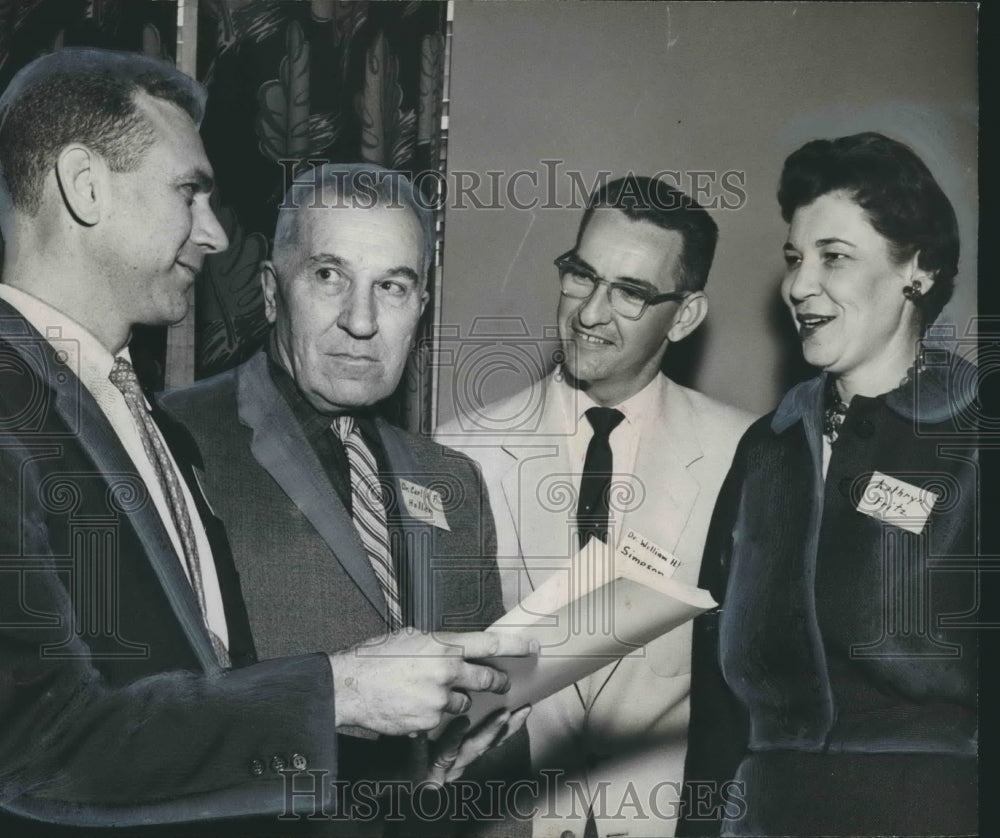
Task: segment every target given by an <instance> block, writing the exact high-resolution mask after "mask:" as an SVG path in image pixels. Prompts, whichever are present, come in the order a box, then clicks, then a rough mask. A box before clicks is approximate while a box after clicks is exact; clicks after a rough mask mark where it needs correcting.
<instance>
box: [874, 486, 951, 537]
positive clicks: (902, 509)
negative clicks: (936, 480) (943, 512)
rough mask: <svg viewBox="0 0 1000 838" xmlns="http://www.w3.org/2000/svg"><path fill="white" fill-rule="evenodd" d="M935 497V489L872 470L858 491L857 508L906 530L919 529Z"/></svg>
mask: <svg viewBox="0 0 1000 838" xmlns="http://www.w3.org/2000/svg"><path fill="white" fill-rule="evenodd" d="M937 500H938V496H937V493H936V492H932V491H930V490H929V489H921V488H920V487H919V486H913V485H911V484H910V483H906V482H904V481H902V480H899V479H898V478H896V477H890V476H889V475H888V474H882V472H880V471H876V472H873V473H872V478H871V480H869V481H868V485H867V486H865V491H864V493H863V494H862V495H861V500H860V501H859V502H858V512H863V513H864V514H865V515H868V516H870V517H872V518H876V519H878V520H879V521H885V522H886V523H887V524H892V525H894V526H897V527H899V528H900V529H904V530H907V531H908V532H912V533H920V532H921V531H922V530H923V528H924V524H926V523H927V518H928V517H929V516H930V514H931V510H932V509H933V508H934V504H935V503H937Z"/></svg>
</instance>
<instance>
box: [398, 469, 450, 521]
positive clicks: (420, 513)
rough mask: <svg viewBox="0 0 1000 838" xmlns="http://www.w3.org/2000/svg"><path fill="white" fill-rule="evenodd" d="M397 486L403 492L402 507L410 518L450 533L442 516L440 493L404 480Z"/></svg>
mask: <svg viewBox="0 0 1000 838" xmlns="http://www.w3.org/2000/svg"><path fill="white" fill-rule="evenodd" d="M399 486H400V488H401V489H402V490H403V505H404V506H405V507H406V511H407V513H408V514H409V516H410V517H411V518H416V519H417V520H418V521H425V522H426V523H428V524H433V525H434V526H435V527H437V528H438V529H439V530H448V532H451V527H449V526H448V519H447V518H445V516H444V502H443V501H442V500H441V493H440V492H438V491H437V490H436V489H431V488H430V487H429V486H421V485H420V484H419V483H414V482H412V481H410V480H405V479H401V480H400V481H399Z"/></svg>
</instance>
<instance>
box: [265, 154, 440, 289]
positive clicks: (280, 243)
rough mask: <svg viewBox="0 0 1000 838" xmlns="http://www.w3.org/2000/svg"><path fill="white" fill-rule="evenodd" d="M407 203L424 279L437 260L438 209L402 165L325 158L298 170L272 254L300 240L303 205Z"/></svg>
mask: <svg viewBox="0 0 1000 838" xmlns="http://www.w3.org/2000/svg"><path fill="white" fill-rule="evenodd" d="M376 206H381V207H389V208H400V209H401V208H404V207H405V208H406V209H409V210H410V211H411V212H412V213H413V214H414V215H415V216H416V218H417V222H418V223H419V224H420V232H421V234H422V236H423V266H422V269H421V277H422V279H425V280H426V278H427V272H428V270H429V269H430V266H431V264H432V263H433V260H434V244H435V235H434V213H433V212H431V210H430V208H429V207H428V205H427V203H426V202H425V201H424V200H423V198H422V196H420V195H418V194H417V193H416V188H415V187H414V186H413V184H412V183H411V181H410V179H409V178H408V177H407V176H406V175H405V174H404V173H403V172H400V171H396V170H394V169H386V168H384V167H382V166H378V165H376V164H375V163H323V164H322V165H321V166H319V167H318V168H316V167H311V168H309V169H306V170H305V171H303V172H301V173H300V174H297V175H296V176H295V177H294V179H293V180H292V185H291V186H290V187H289V188H288V191H287V192H286V193H285V200H284V201H283V202H282V204H281V207H279V209H278V221H277V224H276V225H275V230H274V247H273V249H272V255H273V257H274V258H275V259H276V260H280V258H281V254H282V253H283V252H284V251H285V250H287V249H290V248H294V247H295V246H296V244H297V243H298V218H299V211H300V210H312V211H314V212H337V210H338V209H350V208H355V209H372V208H373V207H376Z"/></svg>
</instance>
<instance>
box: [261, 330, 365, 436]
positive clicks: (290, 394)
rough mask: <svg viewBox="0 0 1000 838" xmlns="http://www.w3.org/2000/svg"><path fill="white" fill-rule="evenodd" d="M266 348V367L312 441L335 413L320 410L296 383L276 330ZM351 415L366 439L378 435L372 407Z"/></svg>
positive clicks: (320, 433) (331, 419)
mask: <svg viewBox="0 0 1000 838" xmlns="http://www.w3.org/2000/svg"><path fill="white" fill-rule="evenodd" d="M265 351H266V353H267V371H268V373H269V374H270V376H271V381H273V382H274V386H275V387H276V388H277V390H278V392H279V393H281V395H282V398H284V400H285V401H286V402H287V403H288V406H289V408H290V409H291V411H292V414H293V415H294V416H295V419H296V421H297V422H298V423H299V427H300V428H301V429H302V431H303V433H304V434H305V436H306V439H308V440H309V441H310V442H314V441H315V440H317V439H318V438H319V437H320V436H321V435H322V434H324V433H326V431H327V430H328V429H329V427H330V425H331V423H332V422H333V419H334V417H333V416H331V415H329V414H327V413H323V412H322V411H319V410H317V409H316V408H315V407H313V405H312V404H311V403H310V401H309V400H308V399H307V398H306V397H305V396H303V395H302V391H301V390H300V389H299V386H298V385H297V384H296V383H295V379H294V378H292V375H291V373H290V372H288V370H286V369H285V368H284V367H283V366H282V365H281V362H280V361H279V360H278V353H277V349H276V347H275V343H274V333H273V332H272V334H271V338H270V339H269V340H268V342H267V344H266V347H265ZM351 416H353V417H354V418H355V420H356V421H357V423H358V426H359V427H360V428H361V431H362V434H363V435H364V436H365V439H366V441H367V440H368V439H369V438H370V437H372V436H373V435H375V436H377V431H376V430H375V418H374V415H373V412H372V411H371V410H370V409H359V410H357V411H351Z"/></svg>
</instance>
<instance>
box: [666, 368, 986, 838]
mask: <svg viewBox="0 0 1000 838" xmlns="http://www.w3.org/2000/svg"><path fill="white" fill-rule="evenodd" d="M934 361H937V362H938V363H933V362H934ZM824 385H825V376H820V377H818V378H815V379H812V380H810V381H806V382H804V383H802V384H799V385H798V386H796V387H794V388H793V389H792V390H791V391H789V393H788V394H787V395H786V396H785V398H784V399H783V400H782V402H781V404H780V405H779V406H778V409H777V410H776V411H775V412H774V413H773V414H771V415H769V416H765V417H764V418H763V419H761V420H759V421H758V422H756V423H755V424H754V425H753V426H751V427H750V429H749V430H748V431H747V433H746V435H745V436H744V437H743V439H742V441H741V443H740V445H739V448H738V449H737V452H736V455H735V459H734V463H733V466H732V469H731V471H730V473H729V476H728V477H727V479H726V482H725V483H724V485H723V488H722V490H721V492H720V495H719V500H718V503H717V506H716V509H715V513H714V517H713V521H712V525H711V529H710V531H709V536H708V542H707V546H706V552H705V557H704V561H703V564H702V578H701V585H702V587H705V588H708V589H709V590H711V591H712V593H713V595H714V596H715V598H716V600H717V601H718V602H720V603H722V607H721V608H720V609H718V610H717V611H714V612H711V613H710V614H707V615H705V616H704V617H702V618H699V621H698V623H697V624H696V631H695V648H694V660H693V673H692V702H691V704H692V720H691V733H690V744H689V753H688V762H687V771H686V779H687V780H688V793H689V798H688V803H689V806H688V809H687V811H686V812H685V817H684V822H683V824H682V828H681V830H680V832H679V834H688V835H699V834H717V833H718V829H719V827H720V822H721V827H722V832H723V834H734V835H779V834H780V835H819V834H826V835H831V834H840V835H865V834H868V835H871V834H906V835H916V834H956V833H962V832H966V831H967V832H969V833H973V832H975V827H976V804H977V787H976V752H977V744H976V743H977V713H976V695H977V662H978V658H977V642H976V633H975V630H974V624H975V622H976V619H977V614H976V610H977V604H978V601H977V597H978V594H979V590H980V589H979V577H978V574H977V573H976V568H977V553H978V550H977V514H978V495H977V487H978V450H977V440H976V434H975V422H974V418H973V405H972V404H971V402H972V394H973V393H974V387H975V369H974V368H973V367H971V366H970V365H968V364H966V363H964V362H962V361H960V360H957V359H956V358H955V357H954V356H952V355H950V354H948V353H944V352H940V353H928V355H927V367H926V369H925V370H924V371H922V372H920V373H919V374H918V375H917V376H916V380H915V382H914V381H913V380H909V381H907V382H906V383H904V384H903V385H902V386H901V387H900V388H899V389H897V390H894V391H893V392H891V393H888V394H885V395H883V396H879V397H877V398H864V397H860V396H858V397H855V398H854V399H853V400H852V401H851V404H850V407H849V410H848V413H847V416H846V417H845V420H844V423H843V426H842V427H841V430H840V436H839V438H838V440H837V441H836V442H835V443H834V445H833V450H832V455H831V460H830V464H829V469H828V473H827V476H826V479H825V480H824V478H823V475H822V422H823V392H824ZM876 471H877V472H881V473H882V474H885V475H889V476H891V477H894V478H896V479H897V480H900V481H903V482H904V483H906V484H909V485H911V486H915V487H920V488H923V489H930V490H932V491H934V492H935V493H936V494H937V495H938V497H937V500H936V502H935V503H934V505H933V509H932V511H931V513H930V516H929V518H928V519H927V521H926V524H925V525H924V527H923V530H922V531H921V532H920V533H919V534H918V533H914V532H910V531H908V530H907V529H905V528H903V527H901V526H898V525H897V524H898V523H899V522H900V521H902V520H907V519H900V518H897V520H896V521H895V522H893V521H879V520H877V519H875V518H873V517H870V516H868V515H866V514H864V513H862V512H859V511H858V509H857V507H858V505H859V503H860V502H861V500H862V497H863V496H864V494H865V492H866V488H868V487H869V482H870V481H871V479H872V474H873V472H876ZM868 491H869V492H872V491H875V490H874V489H868ZM904 509H905V507H904ZM900 514H902V510H900V509H899V507H898V506H896V507H895V511H894V510H893V509H892V508H891V507H890V511H889V516H890V518H891V517H892V516H893V515H896V516H899V515H900ZM720 665H721V669H720ZM727 781H733V782H728V783H727ZM692 786H693V787H694V788H695V789H696V790H695V791H693V792H692ZM699 786H700V791H698V790H697V789H698V788H699ZM699 795H700V799H699Z"/></svg>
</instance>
